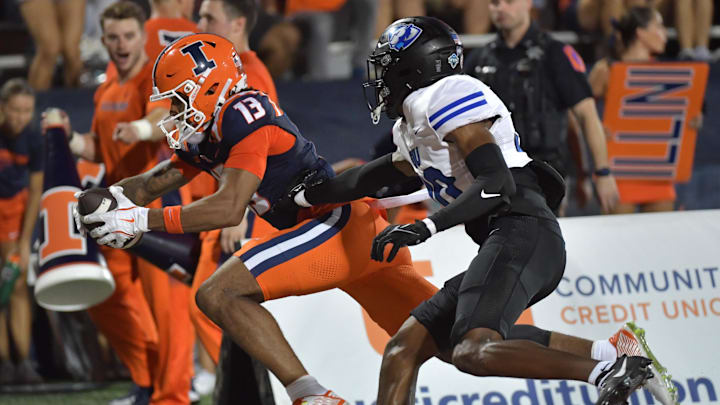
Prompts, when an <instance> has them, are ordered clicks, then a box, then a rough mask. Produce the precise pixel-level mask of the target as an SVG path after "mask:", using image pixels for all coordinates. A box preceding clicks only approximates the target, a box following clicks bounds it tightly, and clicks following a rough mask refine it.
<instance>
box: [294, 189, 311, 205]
mask: <svg viewBox="0 0 720 405" xmlns="http://www.w3.org/2000/svg"><path fill="white" fill-rule="evenodd" d="M293 200H294V201H295V204H297V205H299V206H301V207H305V208H310V207H312V204H310V202H309V201H308V200H307V198H305V189H302V190H300V191H299V192H298V193H297V194H295V197H293Z"/></svg>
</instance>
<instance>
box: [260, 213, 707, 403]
mask: <svg viewBox="0 0 720 405" xmlns="http://www.w3.org/2000/svg"><path fill="white" fill-rule="evenodd" d="M560 223H561V226H562V230H563V234H564V236H565V240H566V243H567V250H568V265H567V269H566V271H565V276H564V278H563V280H562V282H561V283H560V285H559V286H558V288H557V290H556V291H555V292H554V293H552V294H551V295H550V296H549V297H547V298H546V299H545V300H543V301H542V302H540V303H538V304H537V305H535V306H534V307H533V308H532V309H531V310H529V311H526V313H525V314H524V315H523V318H522V319H521V322H523V323H533V324H535V325H537V326H538V327H541V328H544V329H548V330H554V331H558V332H563V333H567V334H573V335H577V336H581V337H584V338H587V339H591V340H596V339H602V338H608V337H609V336H611V335H612V334H613V333H615V332H616V331H617V330H618V328H619V327H620V326H622V324H623V323H625V322H627V321H635V322H636V323H637V324H638V325H639V326H640V327H643V328H644V329H645V330H646V337H647V339H648V342H649V343H650V345H651V347H652V348H653V350H654V352H655V354H656V355H657V356H658V358H659V360H660V361H661V362H662V363H663V365H664V366H666V367H667V368H668V369H669V370H670V372H671V374H672V376H673V380H674V381H675V383H676V385H677V387H678V393H679V399H680V402H681V403H683V404H715V403H720V399H719V398H718V396H719V395H720V350H718V347H720V346H719V342H720V271H719V270H718V268H719V267H720V210H712V211H691V212H674V213H659V214H635V215H617V216H597V217H587V218H569V219H562V220H561V221H560ZM358 248H359V249H365V248H367V249H368V250H369V247H358ZM411 250H412V253H413V259H414V261H415V262H416V267H417V268H418V269H419V270H420V271H421V273H422V274H423V275H425V276H426V277H428V279H429V280H430V281H431V282H433V283H434V284H436V285H438V286H441V285H442V283H443V282H444V281H445V280H446V279H448V278H450V277H451V276H453V275H455V274H457V273H458V272H460V271H463V270H464V269H465V268H466V267H467V265H468V263H469V262H470V260H471V259H472V258H473V256H474V255H475V253H476V251H477V246H476V245H475V244H473V243H472V241H471V240H470V238H469V237H467V236H466V235H465V234H464V231H463V229H462V228H461V227H456V228H453V229H450V230H448V231H445V232H442V233H439V234H437V235H435V236H433V237H432V238H431V239H430V240H428V241H427V242H426V243H424V244H422V245H419V246H415V247H413V248H412V249H411ZM368 254H369V252H368ZM265 305H266V306H267V308H268V309H269V310H270V311H271V312H272V313H273V314H274V315H275V316H276V318H277V319H278V322H279V324H280V326H281V328H282V329H283V331H284V333H285V336H286V337H287V339H288V341H289V342H290V344H291V345H292V346H293V348H294V349H295V350H296V352H297V353H298V356H299V357H300V360H301V361H302V362H303V364H304V365H305V366H306V368H307V369H308V371H309V372H310V374H312V375H314V376H315V377H317V378H318V380H319V381H320V382H321V383H322V384H324V385H326V386H327V387H328V388H329V389H332V390H334V391H336V392H338V393H339V394H341V395H342V396H343V397H344V398H345V399H347V400H348V401H350V403H351V404H352V405H372V404H374V400H375V397H376V394H377V384H378V375H379V370H380V362H381V354H380V353H379V351H381V350H382V347H383V345H384V342H385V341H386V339H387V336H386V335H384V332H382V331H378V328H377V326H376V325H374V324H373V323H372V321H370V320H368V319H367V317H366V316H365V315H364V314H363V311H362V309H361V308H360V306H359V305H358V304H357V303H355V302H354V301H353V300H352V299H351V298H350V297H348V296H347V295H345V294H344V293H342V292H341V291H329V292H324V293H321V294H315V295H311V296H306V297H292V298H287V299H283V300H278V301H274V302H269V303H267V304H265ZM417 387H418V391H417V396H416V399H417V401H416V403H417V404H418V405H586V404H588V405H589V404H594V401H595V400H596V399H597V391H596V389H595V388H594V387H593V386H591V385H589V384H586V383H582V382H575V381H546V380H537V381H533V380H522V379H511V378H478V377H473V376H470V375H467V374H463V373H461V372H460V371H458V370H456V369H455V368H454V367H453V366H450V365H448V364H445V363H442V362H440V361H438V360H436V359H433V360H431V361H430V362H428V363H426V364H425V365H424V366H423V368H422V369H421V370H420V376H419V380H418V385H417ZM273 388H274V392H275V399H276V402H277V403H278V404H290V401H289V399H288V396H287V394H286V393H285V390H284V389H283V387H282V386H281V384H280V383H279V382H278V381H277V380H275V379H274V378H273ZM630 404H631V405H646V404H647V405H653V404H657V402H656V401H654V400H653V399H652V397H651V396H650V394H649V393H648V392H646V391H641V392H639V393H636V394H634V395H633V396H632V397H631V401H630Z"/></svg>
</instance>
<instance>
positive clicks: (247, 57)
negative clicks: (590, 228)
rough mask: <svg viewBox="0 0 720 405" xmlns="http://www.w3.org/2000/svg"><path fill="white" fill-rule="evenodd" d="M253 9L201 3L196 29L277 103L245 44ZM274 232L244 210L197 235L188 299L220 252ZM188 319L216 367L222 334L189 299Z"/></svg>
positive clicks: (246, 1)
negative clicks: (224, 47) (220, 45)
mask: <svg viewBox="0 0 720 405" xmlns="http://www.w3.org/2000/svg"><path fill="white" fill-rule="evenodd" d="M257 7H258V6H257V2H256V1H254V0H204V1H203V2H202V4H201V5H200V21H199V22H198V28H199V29H200V31H201V32H208V33H210V34H216V35H220V36H223V37H225V38H227V39H228V40H229V41H230V42H232V44H233V46H234V47H235V49H236V50H237V52H238V56H240V60H241V61H242V64H243V68H244V69H245V73H246V74H247V81H248V87H251V88H254V89H257V90H260V91H262V92H263V93H265V94H267V95H268V97H270V99H271V100H273V101H274V102H276V103H277V92H276V90H275V83H274V82H273V80H272V77H271V76H270V73H269V72H268V70H267V68H266V67H265V65H264V64H263V62H262V61H261V60H260V58H258V57H257V55H256V54H255V52H253V51H252V50H250V46H249V45H248V37H249V35H250V32H251V31H252V29H253V27H254V26H255V22H256V21H257V15H258V8H257ZM189 186H190V189H191V192H192V196H193V200H198V199H200V198H203V197H206V196H209V195H212V194H213V193H214V192H215V191H217V181H216V180H215V179H214V178H213V177H212V176H211V175H209V174H207V173H201V174H199V175H198V176H197V177H196V178H195V179H193V181H191V182H190V184H189ZM248 218H250V219H249V220H248ZM274 231H276V229H275V228H274V227H273V226H272V225H270V224H269V223H268V222H267V221H265V220H264V219H262V218H260V217H258V216H256V215H254V214H253V213H251V212H250V211H248V214H247V215H246V219H245V220H244V221H243V223H241V224H240V225H238V226H233V227H229V228H225V229H223V230H222V231H221V230H215V231H209V232H204V233H203V234H202V235H201V238H202V239H203V243H202V248H201V250H200V260H199V262H198V266H197V268H196V270H195V278H194V279H193V285H192V288H191V291H192V297H194V296H195V294H196V293H197V290H198V289H199V288H200V285H201V284H202V283H203V282H204V281H205V280H207V279H208V278H209V277H210V276H211V275H212V274H213V273H214V272H215V269H217V267H218V264H219V263H220V256H221V253H224V254H226V255H231V254H232V253H234V252H235V250H236V246H238V245H239V243H240V241H241V240H242V239H243V238H244V237H246V236H247V237H255V238H257V237H261V236H264V235H266V234H269V233H271V232H274ZM190 316H191V319H192V321H193V324H194V325H195V329H196V331H197V333H198V337H199V338H200V341H201V342H202V344H203V346H204V347H205V349H206V350H207V351H208V354H210V357H211V358H212V359H213V361H214V362H215V364H217V363H218V359H219V357H220V343H221V341H222V331H221V330H220V328H219V327H218V326H217V325H215V324H214V323H213V322H212V321H211V320H210V319H209V318H208V317H207V316H205V314H203V313H202V311H200V309H199V308H198V306H197V304H196V303H195V300H194V299H191V300H190Z"/></svg>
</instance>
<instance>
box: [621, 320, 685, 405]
mask: <svg viewBox="0 0 720 405" xmlns="http://www.w3.org/2000/svg"><path fill="white" fill-rule="evenodd" d="M610 343H612V345H613V346H615V348H616V349H617V355H618V357H621V356H622V355H623V354H624V355H627V356H642V357H647V358H648V359H650V360H652V364H650V370H651V371H652V374H653V376H652V377H651V378H649V379H648V380H647V381H646V382H645V384H644V386H645V388H647V389H648V391H650V393H651V394H652V395H653V396H654V397H655V399H657V400H658V401H659V402H660V403H661V404H662V405H676V404H677V403H678V402H677V388H676V387H675V385H674V384H673V383H672V380H671V377H672V376H671V375H670V374H668V370H667V369H666V368H665V367H663V366H662V365H661V364H660V362H659V361H658V360H657V358H656V357H655V355H653V353H652V351H651V350H650V347H649V346H648V344H647V341H646V340H645V330H643V329H642V328H639V327H638V326H637V325H635V323H634V322H628V323H626V324H625V325H624V326H623V327H622V328H620V330H619V331H617V333H615V334H614V335H613V336H612V337H610Z"/></svg>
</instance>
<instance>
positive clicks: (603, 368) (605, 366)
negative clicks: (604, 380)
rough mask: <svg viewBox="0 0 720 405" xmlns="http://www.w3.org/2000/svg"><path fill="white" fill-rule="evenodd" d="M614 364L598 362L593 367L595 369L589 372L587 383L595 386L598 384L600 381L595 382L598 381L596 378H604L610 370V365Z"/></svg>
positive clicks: (611, 362) (612, 362)
mask: <svg viewBox="0 0 720 405" xmlns="http://www.w3.org/2000/svg"><path fill="white" fill-rule="evenodd" d="M614 363H615V362H614V361H601V362H598V364H596V365H595V368H594V369H593V370H592V371H591V372H590V376H589V377H588V382H589V383H590V384H595V385H597V383H599V382H600V381H597V380H599V378H598V377H600V376H601V375H602V376H604V375H605V374H607V371H608V370H610V367H612V365H613V364H614Z"/></svg>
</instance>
